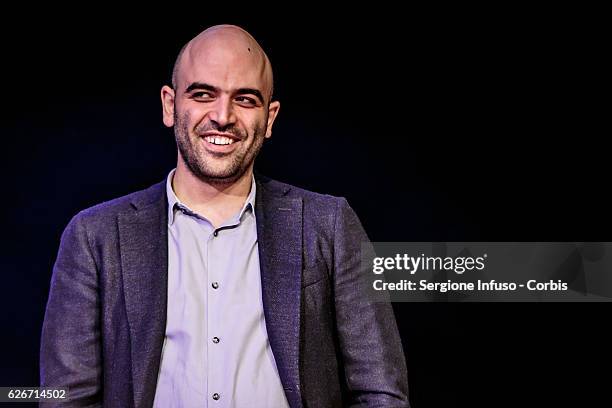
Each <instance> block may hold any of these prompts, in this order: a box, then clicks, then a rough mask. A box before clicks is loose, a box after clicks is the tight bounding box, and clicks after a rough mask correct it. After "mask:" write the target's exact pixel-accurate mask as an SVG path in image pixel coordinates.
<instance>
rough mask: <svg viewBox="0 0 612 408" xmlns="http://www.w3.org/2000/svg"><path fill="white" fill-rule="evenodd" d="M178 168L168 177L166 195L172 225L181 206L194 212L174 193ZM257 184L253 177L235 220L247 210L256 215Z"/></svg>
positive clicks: (169, 219) (169, 221) (240, 217)
mask: <svg viewBox="0 0 612 408" xmlns="http://www.w3.org/2000/svg"><path fill="white" fill-rule="evenodd" d="M175 171H176V169H172V170H171V171H170V173H169V174H168V177H167V178H166V195H167V197H168V225H172V223H174V214H176V211H178V210H179V208H181V207H182V208H184V209H186V210H188V211H190V212H193V211H191V210H190V209H189V207H187V206H186V205H185V204H183V203H182V202H181V200H179V198H178V197H177V196H176V194H174V189H173V188H172V179H173V178H174V172H175ZM256 189H257V187H256V184H255V176H252V177H251V191H250V192H249V195H248V196H247V199H246V200H245V202H244V205H243V206H242V208H241V209H240V212H239V213H238V217H237V218H233V220H234V221H236V222H237V221H239V220H242V216H243V215H244V213H245V212H246V211H247V210H250V212H251V213H252V214H253V216H255V193H256Z"/></svg>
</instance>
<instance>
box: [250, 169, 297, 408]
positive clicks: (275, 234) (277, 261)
mask: <svg viewBox="0 0 612 408" xmlns="http://www.w3.org/2000/svg"><path fill="white" fill-rule="evenodd" d="M267 184H268V183H267V182H266V181H263V182H262V181H261V180H257V193H256V199H255V200H256V201H255V214H256V222H257V240H258V244H259V263H260V269H261V284H262V295H263V305H264V315H265V318H266V328H267V330H268V338H269V340H270V346H271V347H272V352H273V353H274V358H275V360H276V365H277V367H278V372H279V375H280V378H281V382H282V384H283V388H284V390H285V395H286V396H287V400H288V402H289V404H290V405H291V407H292V408H297V407H301V406H302V402H301V400H302V398H301V395H300V372H299V341H300V302H301V298H300V297H301V290H300V289H301V276H302V199H301V198H287V197H283V195H284V194H286V193H287V191H288V189H287V191H275V190H274V189H272V188H269V187H268V186H267Z"/></svg>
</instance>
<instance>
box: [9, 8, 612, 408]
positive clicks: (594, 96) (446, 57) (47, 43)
mask: <svg viewBox="0 0 612 408" xmlns="http://www.w3.org/2000/svg"><path fill="white" fill-rule="evenodd" d="M54 11H55V14H53V15H51V14H47V12H46V11H45V10H42V11H41V10H37V13H36V14H34V13H33V11H32V10H24V11H22V12H19V13H17V12H13V13H8V12H7V13H5V14H4V19H5V22H6V24H5V25H4V26H3V28H2V32H1V34H2V40H1V41H2V50H3V53H2V55H3V64H2V65H3V73H2V76H3V81H2V88H1V89H2V122H1V124H0V129H1V135H2V151H3V160H2V173H1V175H2V184H1V186H0V189H1V190H2V191H3V194H2V205H3V207H2V211H1V213H0V214H1V215H0V217H2V227H3V228H2V232H3V240H2V246H1V252H2V257H1V261H0V262H1V264H0V273H2V275H3V280H2V286H1V287H2V289H1V294H0V302H1V303H0V307H1V310H2V312H1V313H0V318H1V319H2V320H1V323H2V337H1V341H0V369H1V370H0V385H1V386H9V385H15V386H17V385H21V386H32V385H37V384H38V348H39V336H40V328H41V324H42V319H43V315H44V308H45V304H46V299H47V293H48V289H49V279H50V274H51V269H52V265H53V262H54V259H55V254H56V251H57V248H58V244H59V237H60V234H61V232H62V230H63V228H64V227H65V225H66V224H67V222H68V221H69V220H70V218H71V217H72V216H73V215H74V214H76V213H77V212H78V211H79V210H81V209H83V208H86V207H88V206H91V205H93V204H96V203H98V202H101V201H103V200H108V199H111V198H114V197H117V196H119V195H123V194H127V193H129V192H132V191H135V190H138V189H142V188H145V187H147V186H149V185H151V184H153V183H156V182H158V181H160V180H162V179H163V178H164V177H165V176H166V174H167V173H168V172H169V171H170V169H172V168H173V167H174V164H175V161H176V150H175V146H174V138H173V133H172V131H171V130H169V129H166V128H165V127H164V126H163V124H162V122H161V108H160V103H159V89H160V87H161V86H162V85H163V84H164V83H166V82H167V81H168V78H169V73H170V69H171V66H172V63H173V62H174V58H175V56H176V54H177V52H178V50H179V49H180V47H181V46H182V45H183V43H185V42H186V41H188V40H189V39H190V38H192V37H193V36H195V35H196V34H197V33H198V32H199V31H201V30H202V29H204V28H205V27H207V26H209V25H211V24H218V23H225V22H228V23H234V24H239V25H242V26H243V27H244V28H246V29H247V30H249V31H250V32H251V33H252V34H253V35H254V36H255V37H256V38H257V39H258V40H259V41H260V43H261V44H262V46H263V47H264V48H265V49H266V50H267V52H268V55H269V56H270V58H271V60H272V63H273V66H274V69H275V79H276V96H277V98H278V99H279V100H280V101H281V103H282V106H281V111H280V116H279V117H278V119H277V123H276V125H275V129H274V136H273V138H272V139H271V140H270V141H269V142H268V143H267V144H266V145H265V146H264V149H263V151H262V153H261V155H260V158H259V160H258V163H257V167H258V169H259V170H260V171H261V172H262V173H264V174H266V175H268V176H270V177H273V178H276V179H279V180H281V181H284V182H288V183H291V184H296V185H299V186H302V187H305V188H308V189H311V190H314V191H318V192H324V193H329V194H334V195H342V196H345V197H347V198H348V200H349V202H350V203H351V205H352V207H353V208H354V209H355V211H356V212H357V214H358V215H359V216H360V218H361V220H362V222H363V224H364V226H365V228H366V230H367V231H368V234H369V236H370V238H371V239H372V240H374V241H432V240H437V241H446V240H456V241H470V240H471V241H477V240H480V241H610V240H611V239H610V226H611V221H610V202H609V198H608V194H607V193H608V189H609V187H608V185H609V183H608V174H609V169H608V165H607V163H606V161H607V158H608V149H607V147H604V146H605V138H606V136H605V135H608V137H609V135H610V130H609V126H607V123H605V124H604V101H606V100H608V99H609V96H608V95H609V93H608V92H606V91H604V84H603V79H604V75H603V73H604V72H608V73H609V69H608V68H607V67H605V66H604V61H605V60H606V58H605V55H606V54H607V53H609V47H606V48H604V47H603V46H602V44H601V38H602V36H603V34H602V31H601V29H600V27H601V26H600V25H598V23H597V22H596V21H595V19H594V16H595V15H597V11H596V10H593V11H590V12H587V13H582V12H578V11H576V10H553V9H547V10H538V11H536V10H531V9H528V10H509V9H508V10H482V9H480V10H476V9H473V10H472V9H445V8H439V9H433V10H427V11H424V10H405V11H402V12H400V11H393V10H388V11H385V12H374V11H373V10H367V9H366V10H361V14H360V16H358V17H355V16H352V15H351V16H349V15H348V14H346V13H342V12H340V13H339V14H335V15H333V16H332V15H330V14H328V10H324V9H323V10H318V11H313V10H306V9H300V8H294V9H293V10H276V12H275V14H274V15H268V16H265V14H263V15H260V14H251V13H250V12H246V11H243V12H242V13H241V15H237V14H232V13H218V12H212V11H211V10H209V9H208V8H207V6H206V5H202V6H201V7H200V8H174V9H172V8H170V9H161V8H160V9H157V10H155V9H151V8H149V9H148V10H146V13H145V12H144V11H142V10H141V11H137V12H132V13H127V12H126V11H125V10H123V9H115V10H106V9H104V8H103V7H101V6H92V7H91V8H88V9H81V10H79V9H72V10H70V11H69V12H68V11H66V13H62V12H61V11H58V10H54ZM608 103H609V102H607V103H606V105H605V106H608ZM608 109H609V107H608V108H606V111H608ZM607 116H609V115H607ZM604 125H606V126H604ZM394 307H395V312H396V316H397V321H398V325H399V328H400V332H401V336H402V341H403V343H404V348H405V353H406V358H407V363H408V369H409V379H410V392H411V396H410V398H411V402H412V403H413V405H414V406H415V407H467V406H476V405H483V406H505V405H513V406H516V405H519V406H560V405H576V406H584V407H590V406H600V405H601V401H602V398H609V396H610V392H609V385H607V384H606V383H607V382H609V375H608V374H609V369H610V363H611V360H612V359H611V357H610V354H611V353H610V349H611V344H612V334H610V332H609V330H608V328H609V326H610V312H611V311H612V310H611V308H610V306H609V305H608V304H536V303H530V304H501V303H496V304H484V303H481V304H456V303H455V304H443V303H438V304H409V303H402V304H399V303H398V304H394ZM600 370H603V374H600ZM606 373H607V374H606ZM22 406H23V405H22Z"/></svg>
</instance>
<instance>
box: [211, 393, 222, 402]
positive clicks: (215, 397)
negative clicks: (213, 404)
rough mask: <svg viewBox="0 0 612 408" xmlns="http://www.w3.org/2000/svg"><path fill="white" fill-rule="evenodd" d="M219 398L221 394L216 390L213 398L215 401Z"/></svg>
mask: <svg viewBox="0 0 612 408" xmlns="http://www.w3.org/2000/svg"><path fill="white" fill-rule="evenodd" d="M219 398H221V396H220V395H219V394H217V393H216V392H215V393H214V394H213V399H214V400H215V401H218V400H219Z"/></svg>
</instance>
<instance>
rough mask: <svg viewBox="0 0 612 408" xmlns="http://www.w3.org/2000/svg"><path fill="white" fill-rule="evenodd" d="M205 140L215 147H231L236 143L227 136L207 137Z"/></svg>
mask: <svg viewBox="0 0 612 408" xmlns="http://www.w3.org/2000/svg"><path fill="white" fill-rule="evenodd" d="M204 140H206V141H207V142H208V143H212V144H215V145H230V144H232V143H234V139H230V138H229V137H225V136H206V137H205V138H204Z"/></svg>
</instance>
